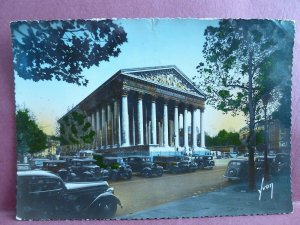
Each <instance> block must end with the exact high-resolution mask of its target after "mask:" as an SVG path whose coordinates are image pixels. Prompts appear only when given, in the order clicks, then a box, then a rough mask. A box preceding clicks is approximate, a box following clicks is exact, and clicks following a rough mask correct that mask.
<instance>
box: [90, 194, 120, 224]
mask: <svg viewBox="0 0 300 225" xmlns="http://www.w3.org/2000/svg"><path fill="white" fill-rule="evenodd" d="M96 210H97V212H95V211H94V214H93V215H91V216H92V217H93V218H94V217H98V215H100V218H102V219H110V218H112V217H113V216H114V215H115V214H116V212H117V203H116V202H115V201H114V200H112V199H109V198H108V199H104V200H103V201H100V202H99V203H98V204H97V209H96Z"/></svg>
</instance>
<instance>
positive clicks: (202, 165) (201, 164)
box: [192, 155, 215, 169]
mask: <svg viewBox="0 0 300 225" xmlns="http://www.w3.org/2000/svg"><path fill="white" fill-rule="evenodd" d="M192 158H193V159H194V162H195V163H197V164H198V168H199V169H212V168H214V166H215V161H214V160H213V156H212V155H201V156H199V155H193V156H192Z"/></svg>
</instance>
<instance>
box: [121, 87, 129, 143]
mask: <svg viewBox="0 0 300 225" xmlns="http://www.w3.org/2000/svg"><path fill="white" fill-rule="evenodd" d="M122 146H129V118H128V97H127V92H123V93H122Z"/></svg>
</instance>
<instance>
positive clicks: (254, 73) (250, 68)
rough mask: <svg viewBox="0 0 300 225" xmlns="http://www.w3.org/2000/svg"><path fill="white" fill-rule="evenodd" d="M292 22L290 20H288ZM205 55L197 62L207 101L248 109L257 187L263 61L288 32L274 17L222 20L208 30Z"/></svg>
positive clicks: (226, 110)
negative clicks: (256, 162) (259, 111)
mask: <svg viewBox="0 0 300 225" xmlns="http://www.w3.org/2000/svg"><path fill="white" fill-rule="evenodd" d="M284 23H289V22H284ZM204 35H205V39H206V41H205V43H204V46H203V56H204V59H205V62H200V63H199V65H198V66H197V70H198V72H199V73H200V75H199V77H198V78H199V86H201V87H204V88H205V91H206V94H207V102H208V103H209V104H212V105H213V106H214V107H215V108H216V109H218V110H221V111H223V112H224V113H229V112H231V113H232V115H233V116H234V115H236V114H237V113H240V112H242V113H244V115H245V116H247V118H248V122H249V123H248V124H249V142H248V148H249V189H250V190H254V189H255V179H254V178H255V174H254V173H255V169H254V150H255V144H256V143H255V130H254V128H255V119H256V118H255V117H256V115H257V114H258V110H259V108H258V104H259V101H260V100H261V99H260V98H261V92H260V89H261V84H260V83H259V78H260V77H261V76H259V75H260V72H261V67H262V65H263V64H264V63H265V62H266V61H267V60H269V59H270V57H272V56H273V55H274V54H276V53H277V52H278V51H279V50H281V47H282V46H283V43H284V42H285V37H286V36H287V33H286V32H285V31H284V30H283V29H281V28H280V27H279V26H278V24H277V23H276V22H274V21H268V20H220V22H219V26H218V27H211V26H209V27H207V28H206V30H205V33H204Z"/></svg>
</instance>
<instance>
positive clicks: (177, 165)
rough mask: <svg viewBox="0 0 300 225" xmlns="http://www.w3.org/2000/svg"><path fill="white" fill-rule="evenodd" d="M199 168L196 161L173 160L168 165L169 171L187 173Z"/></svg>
mask: <svg viewBox="0 0 300 225" xmlns="http://www.w3.org/2000/svg"><path fill="white" fill-rule="evenodd" d="M197 169H198V165H197V163H195V162H190V161H187V160H182V161H180V162H172V163H170V164H168V165H167V170H168V172H169V173H187V172H194V171H196V170H197Z"/></svg>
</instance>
